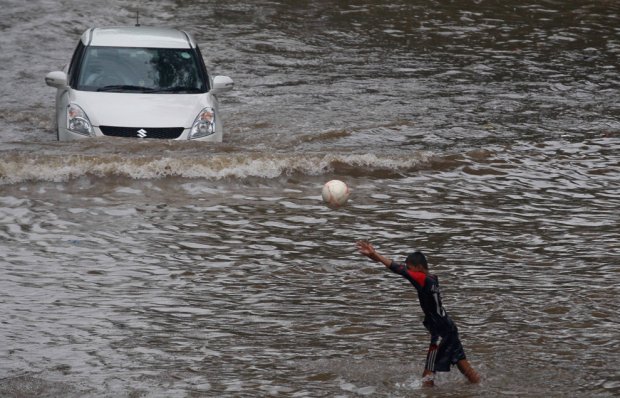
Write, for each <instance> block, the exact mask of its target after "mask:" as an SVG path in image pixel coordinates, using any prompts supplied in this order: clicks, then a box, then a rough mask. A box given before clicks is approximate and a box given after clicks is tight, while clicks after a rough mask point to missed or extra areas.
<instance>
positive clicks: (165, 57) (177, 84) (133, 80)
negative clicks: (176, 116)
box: [76, 46, 206, 93]
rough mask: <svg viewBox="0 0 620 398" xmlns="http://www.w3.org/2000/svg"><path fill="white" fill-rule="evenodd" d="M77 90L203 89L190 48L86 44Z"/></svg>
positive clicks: (203, 83) (185, 90)
mask: <svg viewBox="0 0 620 398" xmlns="http://www.w3.org/2000/svg"><path fill="white" fill-rule="evenodd" d="M76 89H77V90H82V91H107V92H136V93H201V92H205V91H206V85H205V82H204V79H203V74H202V73H200V64H199V61H198V59H197V55H196V53H195V52H194V51H192V50H190V49H175V48H133V47H96V46H91V47H87V48H86V51H85V54H84V57H83V59H82V65H81V67H80V70H79V75H78V77H77V87H76Z"/></svg>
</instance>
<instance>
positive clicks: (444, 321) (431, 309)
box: [389, 261, 456, 336]
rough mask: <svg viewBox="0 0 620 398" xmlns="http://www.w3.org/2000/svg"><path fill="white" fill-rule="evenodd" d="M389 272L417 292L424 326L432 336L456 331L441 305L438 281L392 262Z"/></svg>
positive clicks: (432, 276)
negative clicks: (422, 312) (409, 284)
mask: <svg viewBox="0 0 620 398" xmlns="http://www.w3.org/2000/svg"><path fill="white" fill-rule="evenodd" d="M389 268H390V270H391V271H392V272H394V273H396V274H399V275H402V276H403V277H404V278H405V279H407V280H408V281H409V282H411V284H412V285H413V286H414V287H415V288H416V290H417V291H418V298H419V299H420V306H421V307H422V311H424V326H425V327H426V329H427V330H428V331H429V332H430V333H431V335H432V336H445V335H446V334H447V333H449V332H453V331H455V330H456V325H455V324H454V322H453V321H452V319H450V317H449V316H448V313H447V312H446V310H445V309H444V308H443V305H442V304H441V292H440V290H439V279H438V278H437V276H435V275H431V274H425V273H424V272H419V271H412V270H409V269H407V265H406V264H403V263H397V262H395V261H392V264H390V267H389Z"/></svg>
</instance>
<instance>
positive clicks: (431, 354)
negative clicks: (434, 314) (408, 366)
mask: <svg viewBox="0 0 620 398" xmlns="http://www.w3.org/2000/svg"><path fill="white" fill-rule="evenodd" d="M437 348H439V347H438V346H437V339H436V338H433V339H431V345H430V346H429V347H428V353H427V354H426V363H425V365H424V372H423V373H422V385H424V386H425V387H432V386H434V385H435V382H434V381H433V379H434V376H435V361H436V360H437Z"/></svg>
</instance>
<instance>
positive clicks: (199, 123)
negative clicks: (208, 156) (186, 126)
mask: <svg viewBox="0 0 620 398" xmlns="http://www.w3.org/2000/svg"><path fill="white" fill-rule="evenodd" d="M211 134H215V112H213V108H209V107H207V108H204V109H203V110H201V111H200V113H199V114H198V116H197V117H196V119H195V120H194V124H193V125H192V129H191V130H190V132H189V139H190V140H192V139H195V138H202V137H206V136H208V135H211Z"/></svg>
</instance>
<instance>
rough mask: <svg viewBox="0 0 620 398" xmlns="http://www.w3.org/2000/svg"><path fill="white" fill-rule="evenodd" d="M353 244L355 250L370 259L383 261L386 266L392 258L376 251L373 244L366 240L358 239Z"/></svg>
mask: <svg viewBox="0 0 620 398" xmlns="http://www.w3.org/2000/svg"><path fill="white" fill-rule="evenodd" d="M355 244H356V246H357V250H358V251H359V252H360V253H361V254H363V255H364V256H366V257H368V258H369V259H371V260H372V261H377V262H380V263H383V265H385V266H386V267H389V266H390V264H391V263H392V260H390V259H389V258H387V257H384V256H382V255H381V254H379V253H377V251H376V250H375V248H374V246H373V245H372V244H371V243H370V242H368V241H367V240H358V241H357V242H356V243H355Z"/></svg>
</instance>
